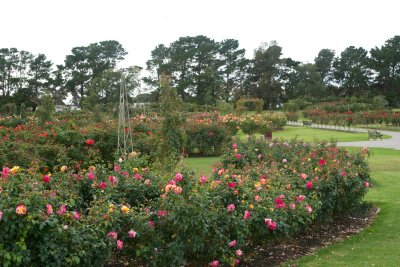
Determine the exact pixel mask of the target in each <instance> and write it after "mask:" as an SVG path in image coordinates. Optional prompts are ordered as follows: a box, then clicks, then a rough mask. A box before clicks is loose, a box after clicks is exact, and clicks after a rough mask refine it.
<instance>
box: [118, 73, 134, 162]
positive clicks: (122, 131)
mask: <svg viewBox="0 0 400 267" xmlns="http://www.w3.org/2000/svg"><path fill="white" fill-rule="evenodd" d="M128 100H129V97H128V91H127V90H126V83H125V77H124V76H122V77H121V87H120V92H119V107H118V157H120V158H126V156H127V155H128V154H129V153H131V152H132V151H133V143H132V133H131V117H130V115H129V101H128Z"/></svg>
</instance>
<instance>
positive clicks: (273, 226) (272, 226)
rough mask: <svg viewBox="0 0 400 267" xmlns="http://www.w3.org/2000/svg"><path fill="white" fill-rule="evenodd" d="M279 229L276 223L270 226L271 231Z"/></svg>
mask: <svg viewBox="0 0 400 267" xmlns="http://www.w3.org/2000/svg"><path fill="white" fill-rule="evenodd" d="M277 227H278V225H277V224H276V222H271V223H270V224H269V225H268V229H269V230H271V231H275V230H276V228H277Z"/></svg>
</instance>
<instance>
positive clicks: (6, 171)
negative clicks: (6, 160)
mask: <svg viewBox="0 0 400 267" xmlns="http://www.w3.org/2000/svg"><path fill="white" fill-rule="evenodd" d="M10 172H11V171H10V168H7V167H4V168H3V170H2V171H1V177H2V178H4V179H6V178H7V177H8V175H9V174H10Z"/></svg>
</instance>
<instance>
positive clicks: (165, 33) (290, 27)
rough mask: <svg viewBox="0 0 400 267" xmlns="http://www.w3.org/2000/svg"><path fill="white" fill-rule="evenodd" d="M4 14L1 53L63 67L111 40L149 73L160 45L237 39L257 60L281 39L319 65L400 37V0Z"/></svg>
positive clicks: (94, 6)
mask: <svg viewBox="0 0 400 267" xmlns="http://www.w3.org/2000/svg"><path fill="white" fill-rule="evenodd" d="M0 8H1V12H0V25H1V31H0V48H10V47H16V48H18V49H19V50H27V51H30V52H32V53H34V54H37V53H43V54H45V55H46V56H47V57H48V59H50V60H52V61H53V62H54V63H56V64H61V63H63V61H64V58H65V56H66V55H67V54H69V53H70V51H71V49H72V48H73V47H76V46H87V45H89V44H90V43H94V42H99V41H104V40H117V41H118V42H120V43H121V44H122V45H123V47H124V48H125V49H126V50H127V51H128V56H127V57H126V60H125V62H124V63H123V65H124V66H129V65H139V66H143V67H144V66H145V62H146V61H147V60H148V59H150V52H151V50H153V49H154V48H155V46H157V45H158V44H161V43H162V44H166V45H168V44H170V43H171V42H173V41H175V40H177V39H178V38H179V37H181V36H195V35H200V34H201V35H206V36H208V37H210V38H212V39H214V40H215V41H222V40H223V39H228V38H233V39H237V40H238V41H239V44H240V46H241V48H245V49H246V51H247V56H248V57H249V58H250V57H251V56H252V54H253V50H254V49H255V48H257V47H258V46H259V45H260V44H261V43H262V42H270V41H272V40H276V41H277V42H278V44H279V45H280V46H282V47H283V56H284V57H291V58H293V59H295V60H299V61H303V62H312V61H313V60H314V58H315V57H316V56H317V54H318V52H319V51H320V50H321V49H323V48H329V49H334V50H335V51H336V52H337V54H338V53H340V52H341V51H343V49H345V48H346V47H348V46H350V45H354V46H356V47H359V46H362V47H364V48H365V49H368V50H369V49H370V48H372V47H375V46H381V45H383V44H384V42H385V41H386V40H387V39H389V38H392V37H393V36H395V35H400V15H399V14H400V1H399V0H376V1H373V0H274V1H270V0H246V1H245V0H196V1H192V0H137V1H135V0H112V1H105V0H1V1H0Z"/></svg>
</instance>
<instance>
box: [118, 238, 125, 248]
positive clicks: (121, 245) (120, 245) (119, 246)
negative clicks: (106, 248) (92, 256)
mask: <svg viewBox="0 0 400 267" xmlns="http://www.w3.org/2000/svg"><path fill="white" fill-rule="evenodd" d="M123 247H124V242H122V241H121V240H117V250H121V249H122V248H123Z"/></svg>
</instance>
